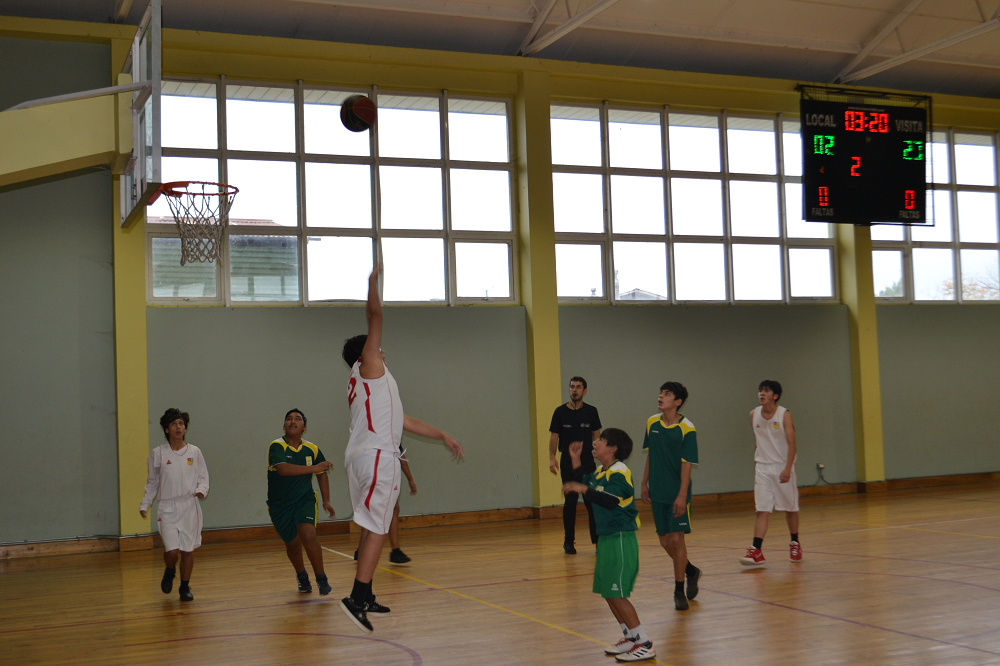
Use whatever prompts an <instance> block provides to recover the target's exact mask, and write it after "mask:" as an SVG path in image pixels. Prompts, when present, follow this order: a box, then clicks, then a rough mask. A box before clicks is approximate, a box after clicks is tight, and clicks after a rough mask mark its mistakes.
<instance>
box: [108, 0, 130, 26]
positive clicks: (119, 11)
mask: <svg viewBox="0 0 1000 666" xmlns="http://www.w3.org/2000/svg"><path fill="white" fill-rule="evenodd" d="M131 9H132V0H115V13H114V14H113V15H112V16H111V19H112V20H113V21H114V22H115V23H121V22H122V21H124V20H125V19H127V18H128V13H129V11H131Z"/></svg>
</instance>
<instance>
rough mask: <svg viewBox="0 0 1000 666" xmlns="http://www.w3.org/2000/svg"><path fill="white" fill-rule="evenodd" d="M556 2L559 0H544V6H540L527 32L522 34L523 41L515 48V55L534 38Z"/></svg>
mask: <svg viewBox="0 0 1000 666" xmlns="http://www.w3.org/2000/svg"><path fill="white" fill-rule="evenodd" d="M557 2H559V0H545V6H544V7H542V9H541V10H540V11H539V12H538V15H537V16H535V22H534V23H532V24H531V28H530V29H529V30H528V34H527V35H525V36H524V41H523V42H521V45H520V46H519V47H518V48H517V55H521V54H522V53H523V52H524V48H525V47H526V46H527V45H528V44H530V43H531V40H533V39H534V38H535V35H537V34H538V31H539V30H541V29H542V26H543V25H545V22H546V21H548V20H549V14H551V13H552V10H553V9H555V6H556V3H557Z"/></svg>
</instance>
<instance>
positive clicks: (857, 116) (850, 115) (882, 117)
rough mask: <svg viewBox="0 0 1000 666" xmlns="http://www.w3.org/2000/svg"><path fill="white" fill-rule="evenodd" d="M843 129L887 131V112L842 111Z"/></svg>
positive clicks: (881, 132)
mask: <svg viewBox="0 0 1000 666" xmlns="http://www.w3.org/2000/svg"><path fill="white" fill-rule="evenodd" d="M844 129H845V130H847V131H848V132H864V131H865V130H868V131H869V132H875V133H878V134H888V133H889V114H888V113H876V112H871V113H865V112H864V111H844Z"/></svg>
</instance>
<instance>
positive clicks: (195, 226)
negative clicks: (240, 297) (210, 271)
mask: <svg viewBox="0 0 1000 666" xmlns="http://www.w3.org/2000/svg"><path fill="white" fill-rule="evenodd" d="M160 189H161V191H162V192H163V194H164V195H165V196H166V197H167V204H168V205H169V206H170V212H171V213H173V216H174V222H176V223H177V232H178V234H180V237H181V266H184V265H185V264H187V263H190V262H194V261H202V262H204V261H209V262H211V261H220V260H221V259H222V236H223V234H224V233H225V231H226V225H227V224H229V209H230V208H231V207H232V205H233V199H235V198H236V193H237V192H239V189H238V188H236V187H234V186H232V185H225V184H222V183H202V182H197V181H191V182H186V183H185V182H179V183H164V184H163V185H162V186H161V187H160Z"/></svg>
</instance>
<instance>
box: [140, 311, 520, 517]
mask: <svg viewBox="0 0 1000 666" xmlns="http://www.w3.org/2000/svg"><path fill="white" fill-rule="evenodd" d="M524 317H525V315H524V308H521V307H475V308H473V307H456V308H442V307H398V308H396V307H387V308H386V310H385V329H384V332H383V343H382V346H383V348H384V349H385V353H386V362H387V365H388V366H389V368H390V369H391V370H392V373H393V375H394V376H395V377H396V380H397V382H398V383H399V389H400V394H401V396H402V400H403V408H404V409H405V411H406V413H407V414H408V415H410V416H413V417H416V418H419V419H421V420H423V421H427V422H428V423H431V424H433V425H436V426H438V427H441V428H443V429H445V430H447V431H448V432H450V433H451V434H452V435H454V436H455V437H456V438H457V439H458V440H459V441H460V442H461V443H462V445H463V446H464V447H465V450H466V460H465V462H462V463H455V462H452V461H451V459H450V454H449V452H448V450H447V449H446V448H445V447H444V446H443V445H441V444H440V443H438V442H436V441H433V440H428V441H417V439H415V438H412V437H410V436H409V435H405V436H404V437H403V446H404V448H408V449H409V452H408V454H407V457H408V458H409V459H410V467H411V469H412V471H413V475H414V478H415V480H416V482H417V487H418V490H419V492H418V494H417V495H415V496H413V497H410V496H409V495H408V494H407V493H408V488H407V486H406V484H405V483H404V484H403V486H402V491H401V500H400V504H401V511H402V513H403V514H404V515H414V514H427V513H446V512H457V511H476V510H484V509H497V508H510V507H525V506H531V505H532V483H531V440H530V433H529V425H528V423H529V422H528V398H527V392H528V378H527V361H526V358H527V350H526V342H525V318H524ZM147 324H148V354H149V414H150V421H151V423H150V430H149V435H150V445H151V446H158V445H160V444H161V443H162V442H163V441H164V439H163V435H162V431H161V430H160V429H159V417H160V415H162V414H163V412H164V410H165V409H166V408H167V407H171V406H174V407H178V408H180V409H183V410H186V411H188V412H190V414H191V426H190V430H189V436H188V440H189V441H190V442H191V443H192V444H195V445H196V446H199V447H200V448H201V449H202V451H203V452H204V454H205V459H206V461H207V462H208V467H209V473H210V475H211V488H212V490H211V493H210V495H209V497H208V499H207V500H206V501H205V502H204V503H203V504H202V507H203V509H204V513H205V525H206V527H226V526H238V525H261V524H269V522H270V521H269V518H268V514H267V507H266V505H265V499H266V496H267V462H266V461H267V458H266V456H267V447H268V444H269V443H270V442H271V441H272V440H274V439H276V438H278V437H280V436H281V434H282V429H281V426H282V422H283V420H284V416H285V412H287V411H288V410H289V409H291V408H292V407H298V408H300V409H301V410H302V411H304V412H305V414H306V416H307V417H308V419H309V423H308V432H307V433H306V439H307V440H309V441H311V442H313V443H315V444H317V445H318V446H319V447H320V449H322V451H323V453H324V455H325V456H326V457H327V458H328V459H329V460H330V461H332V462H333V463H334V465H336V469H335V470H334V471H333V472H332V473H331V475H330V481H331V498H332V503H333V506H334V508H335V509H336V511H337V518H340V519H347V518H349V517H350V515H351V504H350V497H349V494H348V490H347V478H346V475H345V473H344V449H345V448H346V445H347V438H348V427H349V424H350V420H349V413H348V408H347V399H346V385H347V377H348V369H347V367H346V366H345V364H344V362H343V360H341V358H340V351H341V347H342V345H343V341H344V339H345V338H347V337H350V336H352V335H356V334H358V333H364V332H365V329H366V325H365V311H364V309H363V308H361V307H310V308H299V307H247V308H170V307H166V308H162V307H161V308H148V309H147ZM139 499H140V498H138V497H137V498H135V503H136V506H138V503H139ZM323 515H324V516H325V514H323ZM154 525H155V522H154Z"/></svg>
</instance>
